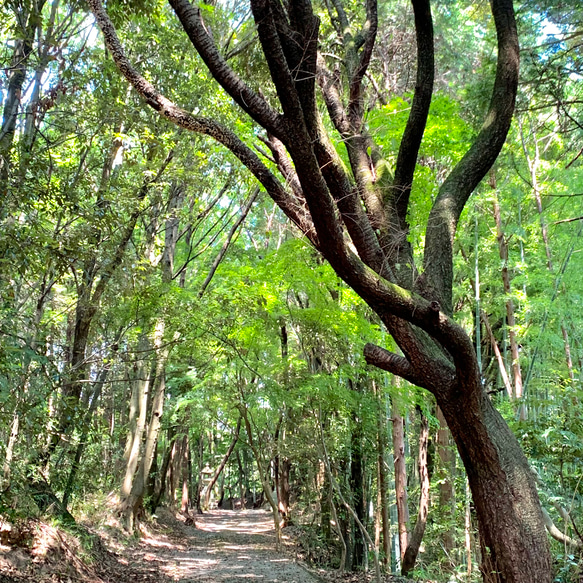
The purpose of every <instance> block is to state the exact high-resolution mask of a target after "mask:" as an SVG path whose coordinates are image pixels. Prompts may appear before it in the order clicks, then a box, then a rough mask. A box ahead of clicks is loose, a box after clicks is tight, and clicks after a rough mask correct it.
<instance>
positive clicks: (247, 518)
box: [132, 510, 318, 583]
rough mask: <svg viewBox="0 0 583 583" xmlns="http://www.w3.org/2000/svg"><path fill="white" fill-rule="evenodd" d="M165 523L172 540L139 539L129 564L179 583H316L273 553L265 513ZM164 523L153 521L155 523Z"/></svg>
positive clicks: (268, 518)
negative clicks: (143, 565) (147, 566)
mask: <svg viewBox="0 0 583 583" xmlns="http://www.w3.org/2000/svg"><path fill="white" fill-rule="evenodd" d="M171 520H172V522H173V524H172V525H169V526H171V529H172V531H173V533H174V534H173V535H172V538H168V537H165V536H164V537H160V536H158V535H156V536H155V535H152V536H145V537H143V538H142V540H141V543H140V545H139V547H138V548H137V549H135V550H134V552H133V557H132V559H133V561H138V562H144V563H150V565H151V564H152V563H155V564H156V568H157V569H159V571H160V572H162V573H163V574H165V575H166V576H168V577H169V578H170V579H172V580H174V581H178V582H179V583H203V582H205V583H206V582H208V583H210V582H213V583H240V582H243V581H245V582H248V581H257V582H258V583H283V582H290V583H316V582H317V581H318V579H317V578H316V577H315V576H313V575H311V574H310V573H309V572H308V571H307V570H306V569H304V568H303V567H302V566H300V565H299V564H297V563H296V562H295V561H294V560H293V559H292V558H291V557H290V556H289V554H287V553H285V552H282V553H278V552H276V551H275V531H274V528H273V518H272V515H271V513H268V512H266V511H265V510H243V511H234V510H213V511H210V512H206V513H205V514H204V515H202V516H200V515H197V516H196V527H193V526H185V525H184V524H182V523H178V525H177V524H176V521H175V520H174V519H171ZM166 521H167V517H166V516H164V515H163V516H159V522H160V523H162V524H164V523H165V522H166ZM177 531H178V534H179V537H178V538H176V536H175V535H176V534H177ZM152 566H153V565H152Z"/></svg>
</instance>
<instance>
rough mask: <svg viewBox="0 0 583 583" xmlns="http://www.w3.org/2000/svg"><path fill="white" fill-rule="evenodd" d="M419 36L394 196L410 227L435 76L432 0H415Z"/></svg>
mask: <svg viewBox="0 0 583 583" xmlns="http://www.w3.org/2000/svg"><path fill="white" fill-rule="evenodd" d="M413 10H414V13H415V32H416V35H417V80H416V83H415V94H414V96H413V103H412V105H411V111H410V113H409V119H408V120H407V125H406V127H405V131H404V133H403V138H402V140H401V145H400V146H399V154H398V156H397V165H396V167H395V178H394V181H393V185H392V189H391V195H392V199H393V205H394V206H395V208H396V210H397V215H398V220H399V223H400V224H399V227H400V228H401V229H403V230H407V209H408V207H409V196H410V194H411V185H412V184H413V174H414V172H415V166H416V164H417V156H418V154H419V147H420V146H421V140H422V139H423V132H424V131H425V126H426V124H427V116H428V115H429V107H430V105H431V96H432V94H433V79H434V75H435V73H434V69H435V64H434V61H435V59H434V49H433V19H432V16H431V6H430V3H429V0H413Z"/></svg>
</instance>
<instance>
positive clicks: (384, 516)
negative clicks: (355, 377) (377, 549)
mask: <svg viewBox="0 0 583 583" xmlns="http://www.w3.org/2000/svg"><path fill="white" fill-rule="evenodd" d="M386 445H387V427H386V425H385V411H384V408H383V407H382V402H381V401H380V400H379V418H378V436H377V447H378V450H377V451H378V460H377V463H378V476H379V484H378V488H379V494H380V512H381V527H382V535H383V536H382V542H383V564H384V565H385V566H387V565H390V564H391V531H390V529H391V520H390V515H389V500H388V496H387V491H388V477H387V459H386Z"/></svg>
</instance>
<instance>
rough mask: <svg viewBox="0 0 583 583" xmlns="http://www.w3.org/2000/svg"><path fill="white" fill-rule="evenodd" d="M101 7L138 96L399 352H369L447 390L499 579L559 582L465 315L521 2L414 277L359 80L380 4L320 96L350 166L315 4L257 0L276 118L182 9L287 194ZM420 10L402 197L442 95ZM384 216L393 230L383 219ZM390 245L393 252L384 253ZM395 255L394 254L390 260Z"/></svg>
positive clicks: (181, 3)
mask: <svg viewBox="0 0 583 583" xmlns="http://www.w3.org/2000/svg"><path fill="white" fill-rule="evenodd" d="M88 1H89V4H90V6H91V8H92V11H93V13H94V14H95V16H96V20H97V22H98V24H99V26H100V27H101V29H102V31H103V34H104V38H105V42H106V45H107V47H108V50H109V51H110V54H111V57H112V59H113V60H114V62H115V63H116V65H117V66H118V68H119V70H120V72H121V73H122V74H123V75H124V76H125V77H126V78H127V79H128V80H129V81H130V83H132V85H133V87H134V88H135V89H136V91H137V92H138V94H139V95H141V96H142V97H143V98H144V99H145V101H146V102H147V103H148V104H149V105H150V106H151V107H152V108H154V109H155V110H156V111H158V112H160V114H161V115H162V116H164V117H165V118H166V119H168V120H170V121H172V122H173V123H175V124H177V125H180V126H181V127H184V128H186V129H188V130H189V131H194V132H199V133H202V134H205V135H208V136H211V137H212V138H213V139H215V140H217V141H218V142H220V143H221V144H223V145H224V146H225V147H226V148H228V149H229V150H230V151H231V152H232V153H233V154H234V155H235V156H237V157H238V159H239V160H240V161H241V162H242V163H243V164H244V165H245V166H246V167H247V168H248V169H249V170H250V171H251V173H252V174H253V175H254V176H255V177H256V178H257V179H258V180H259V181H260V182H261V184H262V185H263V186H264V188H265V189H266V191H267V192H268V193H269V195H270V196H271V197H272V199H273V200H274V202H276V203H277V204H278V205H279V206H280V207H281V209H282V210H283V212H284V213H285V214H286V215H287V216H288V217H289V218H290V220H292V221H293V222H294V223H295V224H296V225H297V226H298V228H299V229H300V230H301V231H302V233H304V235H305V236H306V237H307V239H308V240H309V241H310V242H311V243H312V244H313V245H314V246H315V248H317V249H318V250H319V251H320V252H321V253H322V255H323V256H324V257H325V258H326V259H327V260H328V262H329V263H330V265H331V266H332V268H333V269H334V270H335V272H336V273H337V275H338V276H339V277H341V278H342V279H343V280H344V281H345V282H346V284H347V285H349V286H350V287H352V289H353V290H354V291H355V292H356V293H357V294H358V295H359V296H360V297H361V298H362V299H363V300H364V301H365V302H366V303H367V304H368V305H369V306H370V307H371V309H372V310H373V311H374V312H376V314H377V315H378V316H379V318H380V320H381V321H382V322H383V323H384V324H385V326H386V327H387V329H388V330H389V332H390V334H391V336H392V337H393V339H394V340H395V341H396V343H397V345H398V346H399V348H400V350H401V352H402V355H400V354H396V353H393V352H389V351H387V350H385V349H383V348H381V347H378V346H372V345H367V346H366V347H365V357H366V359H367V361H368V362H369V364H373V365H375V366H377V367H379V368H382V369H384V370H387V371H389V372H392V373H393V374H397V375H399V376H401V377H403V378H405V379H406V380H409V381H410V382H412V383H414V384H416V385H418V386H420V387H423V388H426V389H427V390H429V391H431V392H432V393H433V394H434V395H435V397H436V400H437V403H438V405H439V406H440V407H441V409H442V411H443V414H444V418H445V419H446V421H447V423H448V425H449V427H450V430H451V432H452V436H453V439H454V441H455V443H456V445H457V448H458V450H459V452H460V456H461V459H462V460H463V463H464V466H465V468H466V471H467V474H468V479H469V483H470V487H471V490H472V495H473V498H474V503H475V508H476V513H477V516H478V520H479V528H480V536H481V539H482V542H483V547H484V548H485V549H487V550H486V553H485V555H484V560H485V564H486V565H487V567H488V568H490V569H492V570H495V571H496V573H497V575H496V576H497V578H498V580H499V581H500V582H501V583H550V580H551V560H550V553H549V546H548V540H547V538H546V532H545V529H544V523H543V517H542V512H541V509H540V503H539V501H538V497H537V493H536V488H535V485H534V481H533V478H532V476H531V473H530V469H529V466H528V462H527V460H526V458H525V457H524V454H523V453H522V451H521V450H520V447H519V445H518V442H517V440H516V438H515V437H514V435H513V434H512V432H511V431H510V429H509V428H508V426H507V425H506V423H505V422H504V421H503V419H502V417H501V416H500V415H499V414H498V413H497V411H496V410H495V409H494V407H493V405H492V404H491V402H490V400H489V398H488V395H486V393H485V390H484V387H483V385H482V382H481V376H480V371H479V368H478V366H477V357H476V352H475V348H474V346H473V344H472V342H471V339H470V338H469V337H468V335H467V334H466V333H465V331H464V330H463V329H462V328H461V327H460V326H459V325H458V324H457V323H456V322H455V321H454V320H453V319H452V312H453V299H452V290H453V253H454V239H455V235H456V231H457V228H458V223H459V221H460V217H461V215H462V212H463V210H464V208H465V206H466V203H467V202H468V200H469V198H470V196H471V194H472V192H473V191H474V189H475V188H476V187H477V186H478V184H479V183H480V181H481V180H482V179H483V178H484V177H485V176H486V175H487V173H488V171H489V170H490V168H491V167H492V165H493V164H494V162H495V160H496V158H497V157H498V154H499V153H500V150H501V148H502V146H503V144H504V142H505V140H506V136H507V134H508V130H509V128H510V124H511V121H512V116H513V112H514V106H515V101H516V93H517V87H518V70H519V47H518V35H517V30H516V23H515V18H514V9H513V4H512V2H511V0H491V3H490V5H491V9H492V15H493V19H494V24H495V28H496V34H497V45H498V60H497V67H496V74H495V79H494V84H493V87H492V94H491V100H490V104H489V106H488V111H487V113H486V114H485V118H484V123H483V125H482V128H481V129H480V131H479V132H478V134H477V136H476V138H475V140H474V143H473V144H472V146H471V147H470V148H469V149H468V151H467V152H466V154H465V155H464V156H463V158H462V159H461V160H460V161H459V163H458V164H457V165H456V166H454V168H453V169H452V170H451V172H450V174H449V175H448V176H447V178H446V179H445V180H444V181H443V183H442V184H441V186H440V187H439V192H438V195H437V197H436V198H435V201H434V202H433V205H432V208H431V211H430V213H429V217H428V220H427V224H426V229H425V233H424V236H425V243H424V245H425V246H424V252H423V265H422V269H419V268H417V267H416V266H415V257H414V256H413V253H412V251H411V246H410V245H408V243H407V239H408V231H407V213H408V212H409V210H410V207H411V204H413V203H412V201H411V199H410V198H409V200H408V203H409V204H405V205H402V204H400V200H399V196H400V194H399V193H400V191H401V188H399V189H395V190H393V191H390V192H391V194H390V196H388V197H387V196H385V193H386V190H383V189H382V188H381V185H380V184H377V183H376V182H375V180H374V176H375V172H374V168H375V166H374V162H373V160H372V158H371V156H369V146H370V144H371V136H369V135H368V134H367V133H366V124H365V119H364V108H363V86H362V80H363V78H364V76H365V74H366V72H367V68H368V65H369V63H370V57H371V54H372V49H373V47H374V42H375V37H376V29H377V27H376V24H377V12H376V8H377V5H376V2H375V1H374V0H367V2H366V6H365V9H366V22H365V24H364V26H363V27H362V30H361V31H360V33H361V37H360V38H361V39H362V41H363V42H362V44H359V47H358V48H357V49H356V54H355V57H356V58H355V59H354V61H353V62H351V63H349V64H348V66H347V67H346V71H347V75H346V86H341V83H342V81H343V79H342V78H340V79H339V80H338V83H337V84H336V85H335V86H334V87H332V89H333V90H331V91H328V92H326V91H325V90H323V91H322V93H323V97H324V100H325V101H326V105H327V107H328V111H329V117H330V119H331V121H332V123H333V124H334V125H335V127H336V129H337V130H338V131H339V132H340V133H341V135H342V133H343V132H345V131H346V130H348V131H350V130H353V131H354V135H353V136H351V140H350V144H347V146H348V147H349V148H350V149H351V152H350V153H349V165H350V169H349V171H348V170H347V168H346V167H345V165H344V164H343V163H342V161H341V159H340V157H339V155H338V154H337V152H336V150H335V149H334V147H333V146H332V142H331V139H330V136H329V135H328V133H327V132H326V130H325V125H324V123H323V122H322V120H321V118H320V110H319V108H318V100H317V98H316V92H315V90H316V79H317V77H319V71H318V67H317V63H318V35H319V18H318V17H317V16H316V15H315V14H314V12H313V10H312V4H311V2H309V1H302V2H299V1H295V0H293V1H291V2H287V3H280V2H276V1H275V0H251V10H252V14H253V18H254V20H255V24H256V31H257V35H258V38H259V43H260V45H261V50H262V52H263V57H264V59H265V63H266V65H267V68H268V70H269V74H270V77H271V81H272V83H273V87H274V90H275V93H276V94H277V101H278V102H279V103H278V109H274V108H273V107H272V106H271V104H270V103H267V101H266V100H265V99H264V98H263V97H262V96H261V95H259V94H258V93H256V92H254V91H253V90H252V89H251V88H250V86H249V85H248V84H247V83H245V82H244V81H243V80H242V79H241V78H240V77H239V76H238V75H237V74H236V73H235V72H234V71H233V70H232V69H231V68H230V67H229V65H228V64H227V63H226V62H225V61H224V59H223V58H222V56H221V54H220V52H219V51H218V49H217V47H216V46H215V43H214V41H213V39H212V37H211V36H210V35H209V33H208V29H207V28H205V26H204V23H203V22H202V16H201V13H200V10H198V9H197V7H196V6H194V5H192V4H191V3H190V2H189V1H188V0H169V1H170V5H171V7H172V9H173V10H174V12H175V14H176V16H177V17H178V19H179V20H180V23H181V25H182V27H183V28H184V30H185V32H186V34H187V35H188V37H189V39H190V40H191V42H192V43H193V45H194V46H195V48H196V50H197V51H198V52H199V54H200V55H201V57H202V58H203V60H204V61H205V63H206V65H207V67H208V68H209V70H210V71H211V73H212V75H213V77H214V78H215V79H216V80H217V81H218V82H219V84H220V85H221V86H222V87H223V89H224V90H225V91H226V92H227V94H228V95H229V96H230V97H231V98H232V99H233V100H234V102H235V103H237V104H238V105H239V106H240V108H241V109H242V110H243V111H244V112H245V113H246V115H248V116H249V117H250V118H251V119H252V120H253V121H254V122H255V123H256V124H258V125H259V126H261V127H262V128H263V129H264V130H266V132H267V133H268V135H269V136H270V139H269V140H268V142H269V144H270V148H271V150H272V154H273V157H274V160H275V162H276V164H277V169H278V171H279V172H280V173H281V174H282V176H284V177H286V178H285V183H284V182H282V181H281V180H279V179H278V178H277V177H276V175H275V174H274V173H273V172H272V171H271V170H270V169H269V168H267V167H266V165H265V164H264V163H263V162H262V161H261V160H260V159H259V157H258V156H257V155H256V154H255V152H254V151H253V150H252V149H251V148H250V147H249V146H248V145H247V144H245V143H244V142H243V141H242V140H241V139H240V138H239V137H238V136H237V135H235V134H234V133H233V132H232V131H231V130H229V129H227V128H226V127H224V126H222V125H221V124H220V123H218V122H217V121H216V120H214V119H209V118H204V117H202V116H194V115H191V114H190V113H189V112H187V111H185V110H184V109H182V108H180V107H178V106H177V105H176V104H174V103H173V102H172V101H170V100H169V99H167V98H166V97H165V96H164V95H162V94H161V93H160V92H159V91H158V90H157V89H156V88H155V87H154V86H153V85H152V84H151V83H149V82H148V81H147V80H146V79H145V78H144V77H143V76H142V75H140V74H139V73H138V71H137V70H136V69H135V68H134V67H133V66H132V64H131V63H130V61H129V60H128V58H127V56H126V55H125V53H124V50H123V48H122V46H121V43H120V42H119V39H118V37H117V34H116V32H115V29H114V27H113V25H112V24H111V21H110V20H109V18H108V16H107V13H106V12H105V10H104V9H103V7H102V5H101V2H100V0H88ZM413 9H414V13H415V30H416V36H417V44H418V51H417V52H418V54H417V61H418V72H420V71H422V72H423V74H419V75H418V82H417V85H416V89H415V98H414V99H416V100H417V103H418V104H419V106H418V107H416V108H415V112H416V114H415V115H414V116H413V117H412V118H411V126H410V130H408V131H407V145H406V151H407V152H409V153H411V156H409V155H406V156H399V157H398V159H397V168H396V169H395V173H394V175H395V176H404V177H405V180H404V181H403V184H402V185H401V184H399V186H400V187H401V186H402V187H403V188H408V184H406V183H407V181H408V180H409V177H411V171H409V165H410V164H412V158H415V157H416V153H417V151H418V145H419V143H420V141H421V139H422V136H423V130H424V127H425V123H426V113H427V111H428V108H429V104H430V100H429V99H427V98H424V96H425V95H426V92H429V93H431V91H430V88H431V87H432V86H433V61H432V59H431V60H430V59H429V58H428V55H430V54H431V55H432V52H433V51H432V46H433V27H432V19H431V11H430V7H429V2H428V1H426V0H413ZM424 47H430V49H429V50H423V48H424ZM347 58H348V57H347ZM345 60H346V59H345ZM343 91H344V93H343ZM345 95H346V96H347V98H348V101H347V105H345V103H344V101H343V99H344V96H345ZM337 98H338V99H337ZM417 98H418V99H417ZM412 112H413V109H412ZM271 137H272V138H273V139H271ZM412 172H413V173H414V166H413V171H412ZM288 185H289V187H288ZM377 203H379V204H377ZM387 217H389V219H390V220H388V221H386V222H384V221H385V219H386V218H387ZM386 225H390V226H386ZM399 225H400V226H401V227H400V228H395V227H398V226H399ZM386 237H388V238H389V241H392V242H393V243H394V244H392V245H390V246H386V243H387V239H386ZM389 250H391V251H392V250H395V252H391V253H387V252H385V251H389ZM419 274H421V275H419ZM266 494H267V491H266Z"/></svg>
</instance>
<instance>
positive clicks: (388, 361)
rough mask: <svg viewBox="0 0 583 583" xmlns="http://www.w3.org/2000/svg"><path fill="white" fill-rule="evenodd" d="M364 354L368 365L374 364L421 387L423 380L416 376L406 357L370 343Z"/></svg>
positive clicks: (366, 346) (366, 345) (365, 346)
mask: <svg viewBox="0 0 583 583" xmlns="http://www.w3.org/2000/svg"><path fill="white" fill-rule="evenodd" d="M363 354H364V358H365V360H366V362H367V364H372V365H373V366H376V367H377V368H380V369H382V370H386V371H388V372H390V373H393V374H395V375H397V376H400V377H402V378H404V379H406V380H408V381H409V382H410V383H413V384H414V385H419V386H421V385H420V382H421V380H420V379H419V378H418V377H417V375H416V374H415V371H414V369H413V367H412V366H411V363H410V362H409V361H408V360H407V359H406V358H405V357H404V356H399V355H398V354H395V353H394V352H390V351H388V350H386V349H385V348H382V347H381V346H377V345H376V344H371V343H370V342H368V343H367V344H365V345H364V351H363Z"/></svg>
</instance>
